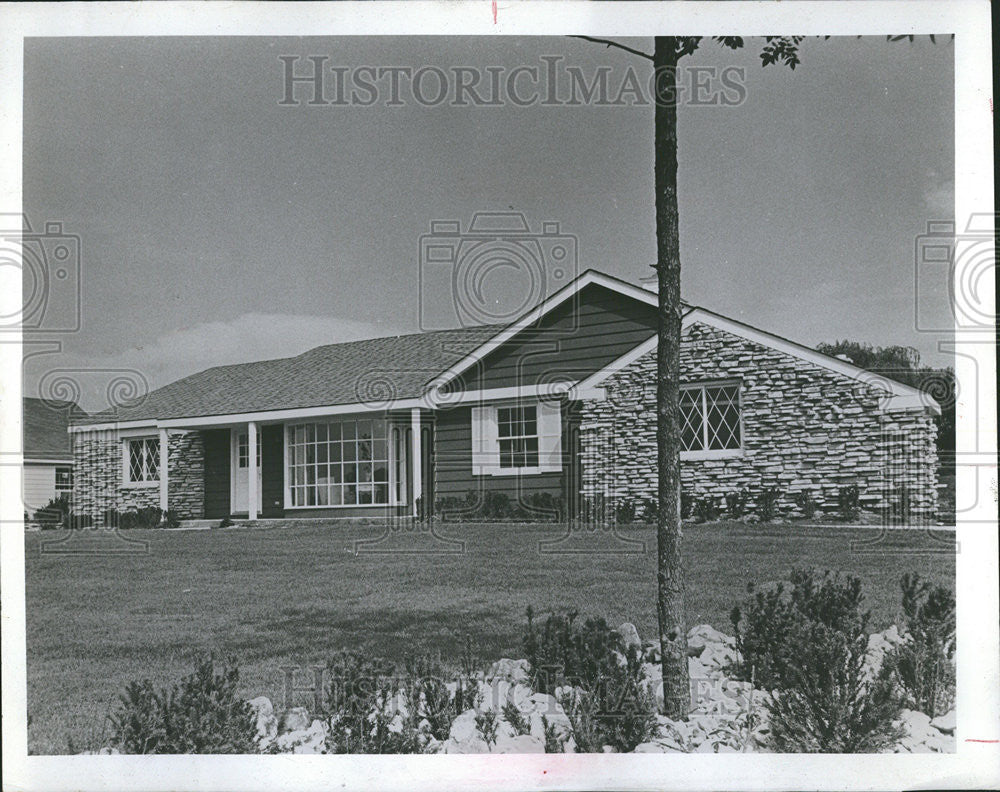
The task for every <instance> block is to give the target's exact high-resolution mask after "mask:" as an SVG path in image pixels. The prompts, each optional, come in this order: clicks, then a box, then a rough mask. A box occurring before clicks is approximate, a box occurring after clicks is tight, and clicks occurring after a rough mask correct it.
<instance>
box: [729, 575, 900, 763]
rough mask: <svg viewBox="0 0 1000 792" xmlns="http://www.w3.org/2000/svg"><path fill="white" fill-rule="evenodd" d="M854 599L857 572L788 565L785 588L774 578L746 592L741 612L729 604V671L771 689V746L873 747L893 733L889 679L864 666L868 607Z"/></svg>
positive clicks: (896, 708)
mask: <svg viewBox="0 0 1000 792" xmlns="http://www.w3.org/2000/svg"><path fill="white" fill-rule="evenodd" d="M751 594H753V592H751ZM862 600H863V595H862V593H861V581H860V580H859V579H858V578H855V577H850V576H849V577H847V578H841V577H840V576H837V575H835V574H832V573H829V572H824V573H822V574H818V573H815V572H811V571H809V572H807V571H801V570H795V571H793V572H792V574H791V588H790V589H786V588H785V586H784V585H781V584H779V585H778V586H777V587H775V588H774V589H773V590H771V591H769V592H758V593H756V594H753V596H752V598H750V599H749V600H748V601H747V603H746V606H745V612H744V613H741V612H740V609H739V608H735V609H734V610H733V613H732V616H731V618H732V620H733V623H734V627H736V634H737V649H738V651H739V653H740V655H741V656H742V661H741V663H739V665H738V667H737V669H736V672H737V675H738V676H741V677H742V678H743V679H749V678H750V677H751V676H753V677H754V678H755V680H757V683H758V684H759V685H760V686H761V687H763V688H765V689H768V690H773V691H774V695H773V696H772V700H771V701H770V703H769V704H768V705H767V707H768V710H769V715H770V718H769V721H770V727H771V731H770V735H769V738H768V740H769V744H770V747H771V748H772V749H773V750H776V751H779V752H806V753H864V752H877V751H881V750H883V749H884V748H886V747H888V746H890V745H892V744H894V743H895V741H896V740H898V739H899V737H900V735H901V732H900V730H899V728H898V727H897V726H896V725H894V723H893V721H894V720H895V719H896V718H897V717H898V715H899V712H900V708H901V705H900V702H899V700H898V698H897V697H896V695H895V694H894V692H893V687H892V685H891V684H890V683H889V682H888V681H887V680H886V679H884V678H882V677H879V678H876V679H869V675H868V673H867V669H866V655H867V651H868V621H869V617H870V614H869V612H867V611H862V610H861V605H862ZM741 625H742V629H740V626H741Z"/></svg>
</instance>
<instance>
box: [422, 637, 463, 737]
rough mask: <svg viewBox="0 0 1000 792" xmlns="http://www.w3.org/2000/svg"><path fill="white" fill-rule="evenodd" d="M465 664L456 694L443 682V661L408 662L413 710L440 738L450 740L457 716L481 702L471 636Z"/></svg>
mask: <svg viewBox="0 0 1000 792" xmlns="http://www.w3.org/2000/svg"><path fill="white" fill-rule="evenodd" d="M461 665H462V673H461V674H460V675H459V676H458V678H457V679H456V689H455V692H454V694H452V693H451V691H449V689H448V686H447V685H446V684H445V682H444V681H443V680H444V679H445V673H444V671H443V670H442V669H441V667H440V665H439V664H437V663H425V664H423V665H422V666H421V665H419V664H417V663H415V662H413V661H407V675H408V678H409V680H410V698H411V700H413V701H415V704H414V705H413V706H412V709H413V711H414V712H417V713H418V716H419V717H421V718H426V720H427V724H428V726H427V728H428V731H429V732H430V734H431V735H432V736H433V737H434V738H436V739H438V740H447V739H448V735H449V733H450V732H451V724H452V722H453V721H454V720H455V718H457V717H458V716H459V715H461V714H462V713H463V712H465V711H466V710H468V709H473V708H475V707H476V706H477V705H478V703H479V702H478V699H479V697H480V693H479V688H478V686H477V684H476V681H475V679H474V678H473V673H474V668H473V662H472V656H471V641H470V640H469V639H468V638H466V647H465V650H464V651H463V653H462V658H461Z"/></svg>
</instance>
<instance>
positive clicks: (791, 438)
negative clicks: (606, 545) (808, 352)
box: [580, 323, 937, 514]
mask: <svg viewBox="0 0 1000 792" xmlns="http://www.w3.org/2000/svg"><path fill="white" fill-rule="evenodd" d="M681 377H682V382H683V383H684V384H693V383H696V382H702V381H710V380H726V379H738V380H741V381H742V395H741V398H742V415H743V453H742V455H740V456H736V457H729V458H724V459H701V460H685V459H684V458H683V456H682V459H681V484H682V488H683V491H684V492H685V493H686V494H688V495H690V496H693V497H694V498H700V497H704V496H713V497H717V498H722V497H724V496H725V495H727V494H729V493H735V492H738V491H739V490H741V489H743V488H746V489H747V490H749V492H750V495H751V501H752V502H753V503H756V499H757V496H758V495H759V494H760V493H761V491H762V490H764V489H765V488H768V487H777V488H778V491H779V493H780V500H779V509H780V510H781V511H782V512H783V513H786V514H787V513H791V514H796V513H798V507H797V506H796V505H795V503H794V497H795V494H796V493H798V492H802V491H804V490H809V491H811V493H812V495H813V498H814V499H815V500H816V502H817V503H818V504H819V506H820V507H821V508H822V509H824V510H834V509H836V507H837V498H838V493H839V491H840V489H841V488H842V487H845V486H848V485H851V484H857V485H858V487H859V489H860V492H861V503H862V505H863V506H866V507H870V508H871V507H883V506H887V505H890V504H891V503H892V502H893V501H894V500H898V498H899V492H900V491H901V488H902V487H903V486H905V487H906V488H907V490H908V492H909V495H910V502H911V510H912V511H914V512H917V513H922V514H932V513H933V512H934V511H935V509H936V504H937V488H936V485H937V455H936V450H935V444H934V441H935V436H936V431H937V429H936V426H935V424H934V421H933V417H932V416H931V414H930V413H929V412H928V411H927V410H926V409H924V408H922V407H918V408H915V409H911V410H906V411H893V412H881V411H880V410H879V401H880V396H879V394H880V391H879V390H877V389H876V388H874V387H872V386H870V385H867V384H865V383H861V382H858V381H856V380H853V379H850V378H848V377H845V376H843V375H840V374H836V373H835V372H832V371H830V370H829V369H825V368H822V367H820V366H816V365H814V364H811V363H808V362H806V361H804V360H801V359H799V358H797V357H793V356H791V355H787V354H785V353H783V352H779V351H777V350H775V349H772V348H770V347H766V346H762V345H760V344H757V343H754V342H751V341H749V340H747V339H745V338H743V337H741V336H737V335H733V334H731V333H727V332H724V331H721V330H718V329H717V328H714V327H711V326H708V325H705V324H700V323H696V324H693V325H691V326H689V327H688V328H686V329H685V330H684V333H683V336H682V343H681ZM875 379H876V378H875V377H874V376H873V381H874V380H875ZM606 384H607V386H608V387H607V389H606V393H607V398H606V399H605V400H604V401H596V400H586V401H584V402H583V405H582V410H581V415H582V422H581V426H580V430H581V441H582V448H583V477H582V478H583V482H582V485H583V486H582V493H583V495H584V496H595V495H599V494H600V495H603V496H604V497H605V498H606V499H609V500H611V501H616V500H620V499H624V498H631V499H648V498H653V497H655V494H656V480H657V476H656V434H655V433H656V411H655V403H656V357H655V352H654V353H651V354H649V355H647V356H644V357H643V358H641V359H640V360H638V361H636V362H635V363H633V364H632V365H631V366H629V367H627V368H625V369H623V370H622V371H620V372H618V373H617V374H615V375H614V376H613V377H611V378H609V379H608V380H607V383H606Z"/></svg>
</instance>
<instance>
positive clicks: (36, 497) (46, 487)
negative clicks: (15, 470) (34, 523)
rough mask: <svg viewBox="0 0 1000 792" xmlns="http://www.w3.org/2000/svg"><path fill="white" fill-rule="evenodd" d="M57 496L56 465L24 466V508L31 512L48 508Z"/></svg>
mask: <svg viewBox="0 0 1000 792" xmlns="http://www.w3.org/2000/svg"><path fill="white" fill-rule="evenodd" d="M55 496H56V468H55V466H54V465H25V466H24V508H25V509H27V510H28V511H29V512H34V511H35V510H36V509H41V508H42V507H43V506H47V505H48V503H49V501H50V500H52V499H53V498H54V497H55Z"/></svg>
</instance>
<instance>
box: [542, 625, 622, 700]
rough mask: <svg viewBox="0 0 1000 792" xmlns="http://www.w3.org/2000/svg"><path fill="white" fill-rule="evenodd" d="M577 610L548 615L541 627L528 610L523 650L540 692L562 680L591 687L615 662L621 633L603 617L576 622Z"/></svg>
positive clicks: (553, 689)
mask: <svg viewBox="0 0 1000 792" xmlns="http://www.w3.org/2000/svg"><path fill="white" fill-rule="evenodd" d="M577 615H578V614H577V613H576V611H570V612H568V613H566V614H565V615H564V614H558V613H553V614H550V615H549V616H548V617H547V618H546V619H545V621H544V622H543V623H542V624H541V626H540V627H537V626H536V622H535V619H534V612H533V611H532V609H531V608H528V610H527V616H528V627H527V631H526V632H525V636H524V650H525V656H526V658H527V660H528V663H529V664H530V665H531V671H532V674H533V675H534V677H535V678H534V680H533V687H534V689H535V690H537V691H538V692H539V693H554V692H555V689H556V688H557V687H559V686H560V685H562V684H563V683H564V682H567V683H570V684H575V685H580V686H582V687H585V688H590V687H593V686H594V685H596V684H597V680H598V679H600V678H601V677H602V676H606V675H607V674H608V673H610V668H611V666H614V665H617V663H616V660H615V657H614V654H613V653H614V652H615V651H617V650H618V649H619V648H620V646H621V636H619V635H618V633H617V632H615V631H614V630H612V629H611V628H610V627H609V626H608V624H607V622H605V621H604V619H587V620H586V621H583V622H579V621H577Z"/></svg>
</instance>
